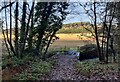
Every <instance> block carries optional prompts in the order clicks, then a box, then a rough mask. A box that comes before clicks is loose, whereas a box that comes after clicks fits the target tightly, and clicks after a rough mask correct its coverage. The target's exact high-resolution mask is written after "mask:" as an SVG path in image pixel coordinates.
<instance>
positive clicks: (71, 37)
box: [0, 33, 95, 51]
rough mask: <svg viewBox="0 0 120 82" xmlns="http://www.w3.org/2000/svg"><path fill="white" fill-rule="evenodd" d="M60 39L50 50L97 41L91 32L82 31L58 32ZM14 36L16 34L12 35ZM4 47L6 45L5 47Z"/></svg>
mask: <svg viewBox="0 0 120 82" xmlns="http://www.w3.org/2000/svg"><path fill="white" fill-rule="evenodd" d="M56 36H58V37H59V38H60V39H59V40H57V41H55V42H54V43H53V44H51V45H50V47H49V51H51V50H52V51H54V50H60V49H62V48H65V47H66V48H77V47H78V46H83V45H85V44H90V43H95V40H94V38H93V37H91V34H89V33H88V34H84V33H83V34H82V33H69V34H56ZM12 38H14V36H12ZM0 39H3V35H0ZM3 48H4V47H3Z"/></svg>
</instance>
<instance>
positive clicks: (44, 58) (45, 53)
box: [44, 31, 57, 60]
mask: <svg viewBox="0 0 120 82" xmlns="http://www.w3.org/2000/svg"><path fill="white" fill-rule="evenodd" d="M56 32H57V31H54V32H53V33H52V35H51V36H50V40H49V41H48V44H47V46H46V49H45V52H44V60H45V59H46V53H47V51H48V48H49V46H50V43H51V41H52V38H53V36H54V35H55V33H56Z"/></svg>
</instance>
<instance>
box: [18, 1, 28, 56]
mask: <svg viewBox="0 0 120 82" xmlns="http://www.w3.org/2000/svg"><path fill="white" fill-rule="evenodd" d="M26 5H27V2H26V1H25V2H23V9H22V11H23V15H22V23H21V30H20V50H19V51H20V52H19V54H20V58H22V54H23V52H24V49H23V48H24V39H25V27H26V21H25V20H26Z"/></svg>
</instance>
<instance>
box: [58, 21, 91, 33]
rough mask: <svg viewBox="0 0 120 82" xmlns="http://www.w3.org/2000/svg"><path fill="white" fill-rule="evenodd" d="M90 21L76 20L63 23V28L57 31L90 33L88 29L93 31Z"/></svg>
mask: <svg viewBox="0 0 120 82" xmlns="http://www.w3.org/2000/svg"><path fill="white" fill-rule="evenodd" d="M91 25H92V24H90V22H75V23H69V24H63V26H62V28H61V29H60V30H59V31H58V32H57V33H89V31H88V30H86V28H87V29H90V31H92V32H93V29H92V27H91Z"/></svg>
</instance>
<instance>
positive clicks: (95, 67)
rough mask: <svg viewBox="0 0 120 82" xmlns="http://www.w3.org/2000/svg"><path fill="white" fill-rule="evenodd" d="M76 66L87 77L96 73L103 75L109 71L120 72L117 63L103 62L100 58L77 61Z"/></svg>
mask: <svg viewBox="0 0 120 82" xmlns="http://www.w3.org/2000/svg"><path fill="white" fill-rule="evenodd" d="M75 66H76V68H77V70H78V73H79V74H81V75H85V76H87V77H90V76H96V75H97V76H102V75H106V74H109V73H116V72H118V65H117V63H108V64H101V63H99V60H98V58H97V59H90V60H85V61H81V62H77V63H76V64H75Z"/></svg>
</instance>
